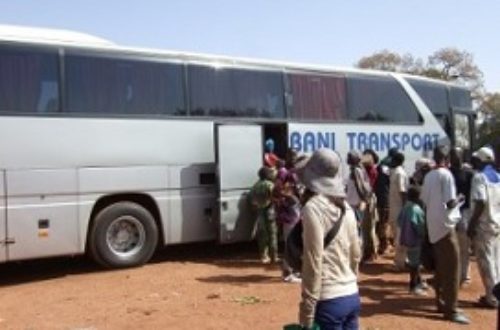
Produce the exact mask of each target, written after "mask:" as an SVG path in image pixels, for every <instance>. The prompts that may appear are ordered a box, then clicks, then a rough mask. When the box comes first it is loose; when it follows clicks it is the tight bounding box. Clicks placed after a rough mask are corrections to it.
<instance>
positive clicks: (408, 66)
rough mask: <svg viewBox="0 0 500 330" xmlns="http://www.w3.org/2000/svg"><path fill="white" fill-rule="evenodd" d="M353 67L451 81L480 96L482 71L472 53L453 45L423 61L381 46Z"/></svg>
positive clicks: (475, 97)
mask: <svg viewBox="0 0 500 330" xmlns="http://www.w3.org/2000/svg"><path fill="white" fill-rule="evenodd" d="M356 66H357V67H360V68H364V69H375V70H382V71H393V72H404V73H411V74H415V75H421V76H426V77H430V78H435V79H441V80H446V81H455V82H457V83H458V84H461V85H463V86H466V87H467V88H469V89H470V90H471V91H472V96H473V98H474V99H476V100H477V99H480V98H481V95H483V73H482V72H481V70H479V68H478V66H477V65H476V64H475V63H474V57H473V55H472V54H471V53H469V52H467V51H464V50H462V51H461V50H458V49H456V48H451V47H449V48H442V49H440V50H438V51H436V52H435V53H433V54H432V55H431V56H429V57H428V59H427V62H425V63H424V61H423V60H422V59H420V58H415V57H413V56H412V55H411V54H404V55H400V54H398V53H396V52H391V51H389V50H387V49H384V50H382V51H379V52H375V53H374V54H373V55H370V56H366V57H363V58H361V59H360V60H359V61H358V63H357V64H356Z"/></svg>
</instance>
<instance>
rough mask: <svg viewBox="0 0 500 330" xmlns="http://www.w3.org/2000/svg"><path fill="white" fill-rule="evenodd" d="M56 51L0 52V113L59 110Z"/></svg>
mask: <svg viewBox="0 0 500 330" xmlns="http://www.w3.org/2000/svg"><path fill="white" fill-rule="evenodd" d="M58 63H59V60H58V54H57V52H56V51H39V50H37V49H30V48H11V47H5V48H4V47H2V48H1V49H0V91H1V96H0V112H9V113H46V112H57V111H59V79H58V75H59V70H58Z"/></svg>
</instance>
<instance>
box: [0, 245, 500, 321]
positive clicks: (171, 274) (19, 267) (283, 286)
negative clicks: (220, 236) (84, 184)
mask: <svg viewBox="0 0 500 330" xmlns="http://www.w3.org/2000/svg"><path fill="white" fill-rule="evenodd" d="M472 269H473V283H472V284H471V285H470V286H468V287H466V288H464V289H463V290H462V291H461V292H460V300H461V307H462V308H463V309H464V310H465V312H466V313H467V314H468V315H469V316H470V318H471V320H472V324H471V325H470V326H457V325H453V324H451V323H449V322H446V321H443V320H442V319H441V317H440V315H439V314H436V313H434V311H433V310H434V307H433V296H432V294H431V295H430V296H429V297H424V298H419V297H412V296H409V295H408V294H407V280H408V275H407V274H395V273H392V272H391V271H390V262H389V261H388V260H386V259H381V260H378V261H377V262H376V263H375V264H371V265H368V266H364V267H362V275H361V279H360V287H361V294H362V300H363V306H362V310H363V311H362V317H361V326H362V328H363V329H465V328H468V329H482V330H487V329H494V328H495V324H496V311H494V310H484V309H478V308H476V307H475V305H474V303H475V301H476V300H477V298H478V297H479V295H480V294H481V293H482V286H481V283H480V279H479V277H478V274H477V269H476V265H475V264H473V265H472ZM0 274H1V275H0V329H80V330H83V329H86V330H90V329H281V328H282V326H283V325H284V324H286V323H291V322H294V321H295V320H296V318H297V308H298V299H299V294H300V289H299V285H297V284H287V283H283V282H281V280H280V278H279V275H280V271H279V268H278V267H267V268H266V267H262V266H261V265H260V264H259V263H257V262H256V259H255V253H254V247H253V246H250V245H229V246H217V245H213V244H197V245H188V246H176V247H169V248H167V249H165V250H163V251H160V252H159V253H158V254H157V256H156V258H155V260H153V262H151V263H149V264H148V265H146V266H144V267H140V268H134V269H126V270H119V271H105V270H101V269H99V268H98V267H97V266H95V265H94V264H93V263H92V262H91V261H88V260H87V259H85V258H63V259H52V260H40V261H30V262H24V263H19V264H17V263H12V264H6V265H1V266H0Z"/></svg>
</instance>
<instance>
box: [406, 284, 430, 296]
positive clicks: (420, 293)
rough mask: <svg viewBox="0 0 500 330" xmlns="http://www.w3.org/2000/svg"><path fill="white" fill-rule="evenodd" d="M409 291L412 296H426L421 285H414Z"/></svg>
mask: <svg viewBox="0 0 500 330" xmlns="http://www.w3.org/2000/svg"><path fill="white" fill-rule="evenodd" d="M410 293H411V294H412V295H414V296H418V297H424V296H427V291H425V290H424V289H423V288H422V287H420V286H416V287H414V288H413V289H411V290H410Z"/></svg>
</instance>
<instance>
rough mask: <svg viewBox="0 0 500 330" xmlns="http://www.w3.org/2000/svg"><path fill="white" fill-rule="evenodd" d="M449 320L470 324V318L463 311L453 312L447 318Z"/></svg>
mask: <svg viewBox="0 0 500 330" xmlns="http://www.w3.org/2000/svg"><path fill="white" fill-rule="evenodd" d="M446 319H447V320H448V321H451V322H454V323H458V324H470V320H469V318H468V317H467V316H465V315H464V314H462V313H453V314H452V315H451V316H449V317H447V318H446Z"/></svg>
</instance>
